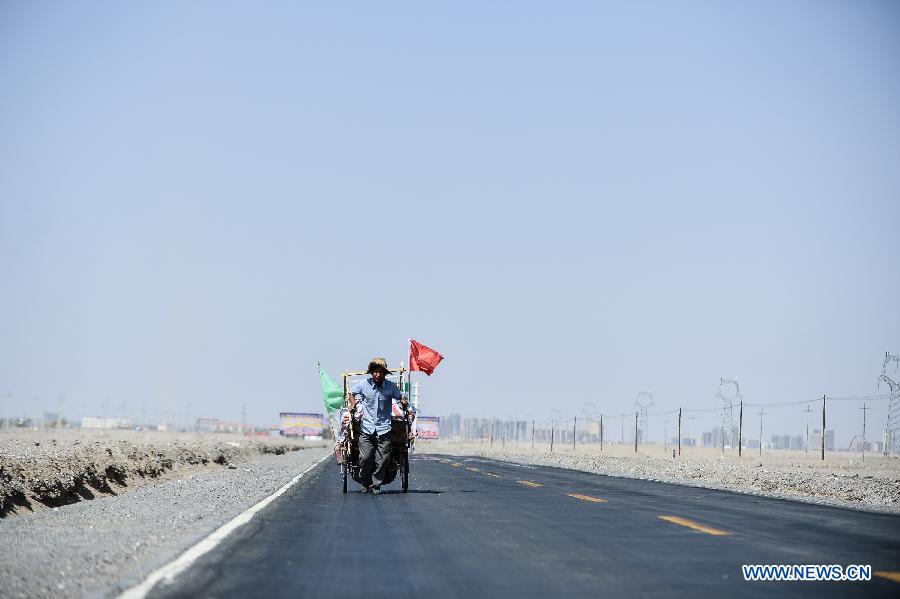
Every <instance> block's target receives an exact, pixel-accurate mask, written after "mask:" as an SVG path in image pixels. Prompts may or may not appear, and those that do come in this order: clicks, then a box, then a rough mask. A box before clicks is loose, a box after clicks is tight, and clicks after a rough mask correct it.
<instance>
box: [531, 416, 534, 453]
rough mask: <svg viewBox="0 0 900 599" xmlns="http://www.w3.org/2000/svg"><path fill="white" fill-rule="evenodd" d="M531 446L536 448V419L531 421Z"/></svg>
mask: <svg viewBox="0 0 900 599" xmlns="http://www.w3.org/2000/svg"><path fill="white" fill-rule="evenodd" d="M531 448H532V449H534V420H532V421H531Z"/></svg>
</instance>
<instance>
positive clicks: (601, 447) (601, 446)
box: [600, 414, 603, 451]
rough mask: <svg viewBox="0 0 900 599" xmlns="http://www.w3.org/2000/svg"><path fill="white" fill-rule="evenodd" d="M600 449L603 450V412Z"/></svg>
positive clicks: (601, 415)
mask: <svg viewBox="0 0 900 599" xmlns="http://www.w3.org/2000/svg"><path fill="white" fill-rule="evenodd" d="M600 451H603V414H600Z"/></svg>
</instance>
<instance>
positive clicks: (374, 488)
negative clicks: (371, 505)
mask: <svg viewBox="0 0 900 599" xmlns="http://www.w3.org/2000/svg"><path fill="white" fill-rule="evenodd" d="M372 495H381V487H379V486H378V485H373V486H372Z"/></svg>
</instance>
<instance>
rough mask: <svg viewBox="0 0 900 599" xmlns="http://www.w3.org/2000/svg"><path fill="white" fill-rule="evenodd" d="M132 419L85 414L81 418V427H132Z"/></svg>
mask: <svg viewBox="0 0 900 599" xmlns="http://www.w3.org/2000/svg"><path fill="white" fill-rule="evenodd" d="M131 427H132V424H131V420H126V419H125V418H91V417H90V416H84V417H82V418H81V428H105V429H109V428H131Z"/></svg>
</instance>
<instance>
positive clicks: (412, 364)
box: [409, 339, 444, 376]
mask: <svg viewBox="0 0 900 599" xmlns="http://www.w3.org/2000/svg"><path fill="white" fill-rule="evenodd" d="M443 359H444V356H442V355H441V354H439V353H438V352H436V351H434V350H433V349H431V348H430V347H428V346H427V345H422V344H421V343H419V342H418V341H416V340H415V339H410V340H409V369H410V371H412V370H421V371H422V372H424V373H425V374H427V375H428V376H431V373H432V372H434V369H435V368H437V365H438V364H440V363H441V360H443Z"/></svg>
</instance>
